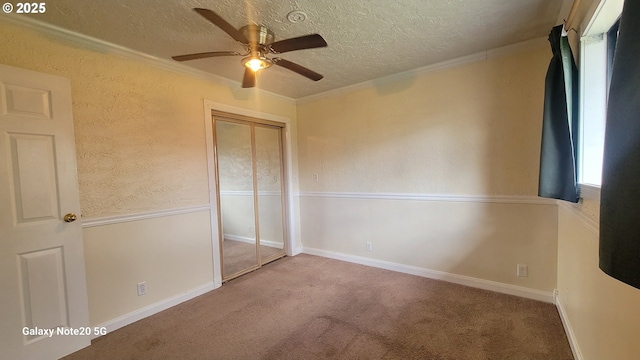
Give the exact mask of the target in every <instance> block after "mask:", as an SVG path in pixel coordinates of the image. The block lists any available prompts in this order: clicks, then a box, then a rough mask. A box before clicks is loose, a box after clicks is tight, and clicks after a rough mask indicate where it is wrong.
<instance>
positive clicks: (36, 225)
mask: <svg viewBox="0 0 640 360" xmlns="http://www.w3.org/2000/svg"><path fill="white" fill-rule="evenodd" d="M72 213H73V214H75V215H76V216H77V217H78V218H79V217H80V200H79V195H78V177H77V172H76V154H75V144H74V137H73V118H72V114H71V87H70V84H69V81H68V80H67V79H64V78H61V77H57V76H51V75H47V74H41V73H37V72H33V71H27V70H23V69H19V68H14V67H10V66H5V65H0V234H1V235H0V319H1V320H0V349H2V350H0V352H1V353H2V354H1V355H0V357H3V358H6V359H57V358H59V357H61V356H64V355H66V354H69V353H71V352H73V351H76V350H78V349H80V348H83V347H85V346H87V345H89V343H90V338H89V336H80V335H56V331H54V335H53V336H51V337H49V335H48V333H47V334H43V333H42V331H43V330H45V329H46V330H47V332H48V331H50V330H49V329H56V328H58V327H60V328H61V329H67V330H69V328H71V329H81V328H84V327H88V326H89V311H88V305H87V285H86V278H85V268H84V253H83V247H82V227H81V224H80V221H79V220H77V221H72V220H73V219H72V217H71V218H69V217H67V221H68V222H67V221H65V215H67V214H72ZM38 331H40V333H38ZM80 331H82V330H80ZM25 332H26V333H27V334H26V335H25Z"/></svg>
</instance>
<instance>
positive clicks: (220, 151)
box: [215, 121, 258, 278]
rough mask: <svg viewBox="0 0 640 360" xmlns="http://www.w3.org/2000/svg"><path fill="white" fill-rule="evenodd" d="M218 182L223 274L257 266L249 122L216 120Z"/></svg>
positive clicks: (224, 276) (230, 273)
mask: <svg viewBox="0 0 640 360" xmlns="http://www.w3.org/2000/svg"><path fill="white" fill-rule="evenodd" d="M215 125H216V126H215V129H216V139H217V155H218V186H219V190H220V209H221V212H220V213H221V217H222V276H223V278H228V277H231V276H233V275H234V274H237V273H241V272H243V271H247V270H249V269H253V268H256V267H258V253H257V245H256V226H255V225H256V219H255V212H254V209H255V206H254V204H255V201H254V196H253V195H254V192H253V175H252V174H253V160H252V159H253V149H252V145H251V144H252V134H251V128H250V127H249V126H248V125H244V124H236V123H231V122H224V121H217V122H216V124H215Z"/></svg>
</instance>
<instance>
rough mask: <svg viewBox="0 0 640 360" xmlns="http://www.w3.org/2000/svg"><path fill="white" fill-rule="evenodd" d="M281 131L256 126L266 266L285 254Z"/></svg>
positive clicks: (262, 251) (261, 230) (259, 191)
mask: <svg viewBox="0 0 640 360" xmlns="http://www.w3.org/2000/svg"><path fill="white" fill-rule="evenodd" d="M280 132H281V130H280V128H277V127H266V126H256V127H255V147H256V170H257V184H258V214H259V216H258V219H259V220H260V221H259V222H260V259H261V262H262V263H265V262H268V261H269V259H273V258H274V257H276V258H277V257H279V256H281V255H282V254H284V226H283V216H282V215H283V206H282V177H283V174H282V144H281V143H280V139H281V136H280Z"/></svg>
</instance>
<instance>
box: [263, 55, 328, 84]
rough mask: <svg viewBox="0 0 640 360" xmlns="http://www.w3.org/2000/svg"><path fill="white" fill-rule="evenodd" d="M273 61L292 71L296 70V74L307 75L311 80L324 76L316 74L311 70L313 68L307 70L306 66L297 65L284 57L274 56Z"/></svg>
mask: <svg viewBox="0 0 640 360" xmlns="http://www.w3.org/2000/svg"><path fill="white" fill-rule="evenodd" d="M272 60H273V63H274V64H276V65H278V66H282V67H283V68H286V69H289V70H291V71H293V72H297V73H298V74H300V75H302V76H304V77H307V78H309V79H311V80H313V81H318V80H320V79H322V78H323V77H324V76H322V75H320V74H318V73H317V72H315V71H313V70H309V69H307V68H306V67H304V66H302V65H298V64H296V63H293V62H291V61H288V60H285V59H280V58H275V59H272Z"/></svg>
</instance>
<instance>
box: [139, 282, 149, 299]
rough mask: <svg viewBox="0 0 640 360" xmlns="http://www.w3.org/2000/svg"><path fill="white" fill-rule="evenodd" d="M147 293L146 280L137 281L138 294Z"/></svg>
mask: <svg viewBox="0 0 640 360" xmlns="http://www.w3.org/2000/svg"><path fill="white" fill-rule="evenodd" d="M146 293H147V282H146V281H143V282H139V283H138V296H142V295H144V294H146Z"/></svg>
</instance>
